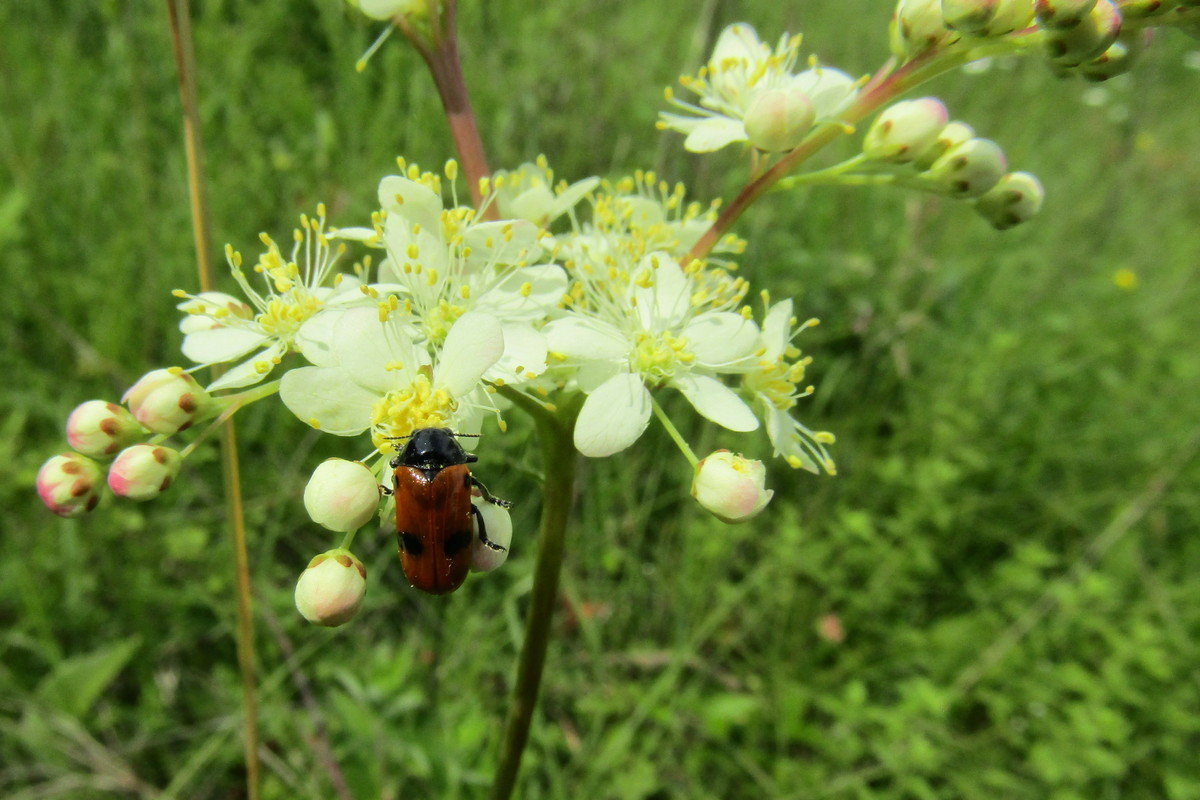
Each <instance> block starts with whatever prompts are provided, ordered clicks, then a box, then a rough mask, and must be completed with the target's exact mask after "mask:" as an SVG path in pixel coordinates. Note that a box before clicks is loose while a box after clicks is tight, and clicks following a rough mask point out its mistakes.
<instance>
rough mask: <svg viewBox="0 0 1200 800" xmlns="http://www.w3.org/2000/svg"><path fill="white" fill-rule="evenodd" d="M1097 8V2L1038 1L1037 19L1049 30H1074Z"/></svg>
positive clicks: (1087, 0) (1080, 0) (1035, 6)
mask: <svg viewBox="0 0 1200 800" xmlns="http://www.w3.org/2000/svg"><path fill="white" fill-rule="evenodd" d="M1095 7H1096V0H1036V2H1035V3H1034V8H1035V10H1036V11H1037V19H1038V22H1040V23H1041V24H1042V25H1044V26H1046V27H1047V28H1073V27H1075V26H1076V25H1078V24H1079V23H1080V22H1081V21H1082V20H1083V18H1084V17H1086V16H1087V15H1088V14H1090V13H1091V11H1092V9H1093V8H1095Z"/></svg>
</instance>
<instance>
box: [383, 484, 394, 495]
mask: <svg viewBox="0 0 1200 800" xmlns="http://www.w3.org/2000/svg"><path fill="white" fill-rule="evenodd" d="M393 491H394V490H393V489H390V488H388V487H387V486H380V487H379V493H380V494H381V495H383V496H384V497H391V496H392V493H393Z"/></svg>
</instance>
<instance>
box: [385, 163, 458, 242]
mask: <svg viewBox="0 0 1200 800" xmlns="http://www.w3.org/2000/svg"><path fill="white" fill-rule="evenodd" d="M379 207H380V208H382V209H383V210H384V211H386V212H388V214H389V215H398V216H401V217H403V218H404V219H406V220H407V221H408V224H409V226H411V225H412V224H413V223H416V224H417V225H420V226H421V227H422V228H425V229H427V230H430V231H439V230H441V216H442V198H440V197H438V196H437V194H436V193H435V192H434V191H433V190H432V189H430V188H429V187H428V186H426V185H425V184H423V183H418V182H416V181H413V180H409V179H408V178H402V177H400V176H399V175H389V176H387V177H386V178H384V179H383V180H381V181H380V182H379Z"/></svg>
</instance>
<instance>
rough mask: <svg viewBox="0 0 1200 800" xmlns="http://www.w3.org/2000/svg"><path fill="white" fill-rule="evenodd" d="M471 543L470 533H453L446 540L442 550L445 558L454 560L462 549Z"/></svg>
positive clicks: (460, 531)
mask: <svg viewBox="0 0 1200 800" xmlns="http://www.w3.org/2000/svg"><path fill="white" fill-rule="evenodd" d="M470 543H471V532H470V531H465V530H459V531H455V532H454V533H452V534H450V536H449V537H448V538H447V539H446V544H445V546H444V548H443V549H444V550H445V551H446V557H447V558H454V556H456V555H458V553H460V552H462V549H463V548H464V547H466V546H467V545H469V544H470Z"/></svg>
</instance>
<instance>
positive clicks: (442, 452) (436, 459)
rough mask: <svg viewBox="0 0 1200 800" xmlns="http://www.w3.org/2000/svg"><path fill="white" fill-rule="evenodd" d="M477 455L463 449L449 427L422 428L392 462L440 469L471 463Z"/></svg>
mask: <svg viewBox="0 0 1200 800" xmlns="http://www.w3.org/2000/svg"><path fill="white" fill-rule="evenodd" d="M472 461H475V456H473V455H471V454H470V453H467V452H466V451H465V450H463V449H462V445H460V444H459V443H458V440H457V439H455V438H454V431H452V430H450V429H449V428H421V429H419V430H415V431H413V433H412V436H410V437H409V439H408V444H407V445H405V446H404V450H403V451H402V452H401V453H400V455H399V456H398V457H397V458H396V459H395V460H394V461H393V462H392V466H396V467H401V466H403V467H416V468H417V469H426V470H439V469H443V468H445V467H452V466H454V465H455V464H469V463H471V462H472Z"/></svg>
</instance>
